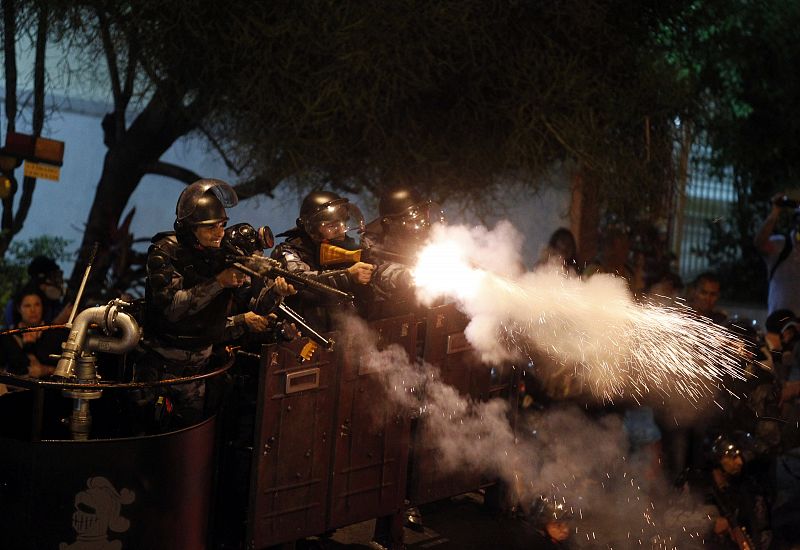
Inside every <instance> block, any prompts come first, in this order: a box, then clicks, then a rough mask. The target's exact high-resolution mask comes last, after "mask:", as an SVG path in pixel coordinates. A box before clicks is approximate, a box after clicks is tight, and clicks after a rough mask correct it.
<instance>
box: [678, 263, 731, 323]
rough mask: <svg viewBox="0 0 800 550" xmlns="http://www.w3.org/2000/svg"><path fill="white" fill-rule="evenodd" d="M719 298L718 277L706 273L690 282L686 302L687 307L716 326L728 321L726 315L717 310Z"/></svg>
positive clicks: (708, 272)
mask: <svg viewBox="0 0 800 550" xmlns="http://www.w3.org/2000/svg"><path fill="white" fill-rule="evenodd" d="M719 297H720V280H719V277H717V276H716V275H715V274H714V273H711V272H710V271H706V272H704V273H701V274H700V275H698V276H697V277H695V279H694V281H692V284H691V285H690V286H689V295H688V296H687V300H686V301H687V304H688V305H689V307H691V308H692V309H693V310H694V311H695V312H697V313H698V314H699V315H701V316H703V317H707V318H708V319H711V320H712V321H713V322H715V323H717V324H723V323H725V321H726V320H727V319H728V314H727V313H725V312H724V311H722V310H719V309H717V302H718V301H719Z"/></svg>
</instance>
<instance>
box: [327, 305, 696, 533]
mask: <svg viewBox="0 0 800 550" xmlns="http://www.w3.org/2000/svg"><path fill="white" fill-rule="evenodd" d="M343 322H344V326H343V330H344V332H345V333H346V334H348V336H349V338H350V341H351V342H352V343H353V344H354V346H355V347H354V348H351V352H352V353H353V354H354V356H356V357H359V360H360V361H361V365H362V366H363V367H364V368H365V369H367V370H368V371H369V372H376V373H379V375H380V376H381V377H382V380H383V386H384V388H385V390H386V396H385V397H386V401H387V402H386V405H387V407H392V408H394V407H400V408H402V409H405V410H407V411H411V410H413V411H416V414H417V415H418V416H419V423H418V428H417V429H418V430H419V433H418V434H417V437H416V443H417V444H421V445H422V446H423V448H421V449H418V450H417V452H432V453H435V455H436V457H437V464H439V465H440V466H441V467H442V468H443V469H444V470H445V471H453V472H456V471H470V472H478V473H481V474H483V475H485V476H486V477H487V478H493V477H496V478H498V479H500V480H502V481H503V482H504V483H505V485H506V486H507V487H508V488H509V491H510V494H509V499H510V501H511V502H510V504H512V505H519V506H520V507H521V510H522V511H523V512H525V513H529V512H531V508H532V503H533V502H534V501H535V500H536V499H538V498H539V497H540V496H541V495H547V496H548V498H554V499H557V500H559V501H561V502H563V503H565V504H566V505H567V506H568V507H569V508H571V509H572V510H573V514H574V520H573V525H574V528H575V536H576V537H588V539H587V540H592V541H593V542H597V541H606V542H609V543H611V542H614V544H612V546H613V547H627V546H626V545H627V544H629V543H630V540H638V539H642V541H643V543H644V542H646V541H647V540H650V539H652V538H653V537H654V536H656V537H659V538H660V539H663V540H677V537H682V536H685V532H684V530H683V528H684V527H686V525H687V524H688V522H689V520H692V519H696V516H697V514H693V515H692V514H688V515H687V514H684V517H683V519H682V520H681V523H680V524H679V525H673V526H665V525H661V524H658V525H657V524H656V523H657V522H656V521H655V520H654V517H656V516H659V517H661V516H664V515H665V512H666V511H667V510H668V508H667V504H666V502H664V501H663V499H662V500H657V499H655V498H654V496H653V495H654V494H657V493H659V492H662V493H663V492H665V491H664V482H663V480H661V479H650V478H648V474H647V468H648V464H647V460H640V459H639V457H638V455H637V454H636V453H631V452H630V442H629V439H628V434H627V433H626V430H625V427H624V425H623V421H622V419H621V417H620V416H619V415H616V414H606V415H603V416H600V417H599V418H596V419H593V418H591V417H590V416H589V415H587V414H586V413H585V412H584V411H582V410H580V409H579V408H578V407H577V406H575V405H565V406H560V407H556V408H555V409H553V410H550V411H547V412H539V413H536V414H525V415H524V416H522V417H520V418H519V419H518V420H517V422H516V429H515V428H514V426H513V424H512V422H511V420H510V419H511V418H512V417H513V413H514V411H511V410H509V403H508V401H505V400H501V399H494V400H491V401H488V402H478V401H474V400H472V399H471V398H468V397H466V396H463V395H461V394H459V393H458V391H457V390H456V389H455V388H453V387H451V386H449V385H447V384H445V383H444V382H442V381H441V380H440V378H439V373H438V369H437V368H436V367H435V366H432V365H428V364H424V363H420V362H417V361H414V360H412V359H411V358H409V357H408V355H407V354H406V352H405V350H404V349H402V348H401V347H400V346H397V345H389V346H387V347H385V348H384V349H379V348H378V337H377V334H375V333H374V332H373V331H371V330H370V329H369V327H368V326H367V325H366V323H365V322H364V321H362V320H360V319H356V318H352V317H350V318H345V319H344V320H343ZM381 398H382V397H381ZM654 489H658V491H654ZM683 506H684V508H686V505H685V504H684V505H683ZM631 537H633V539H631ZM620 541H622V542H621V545H620ZM665 547H666V546H665Z"/></svg>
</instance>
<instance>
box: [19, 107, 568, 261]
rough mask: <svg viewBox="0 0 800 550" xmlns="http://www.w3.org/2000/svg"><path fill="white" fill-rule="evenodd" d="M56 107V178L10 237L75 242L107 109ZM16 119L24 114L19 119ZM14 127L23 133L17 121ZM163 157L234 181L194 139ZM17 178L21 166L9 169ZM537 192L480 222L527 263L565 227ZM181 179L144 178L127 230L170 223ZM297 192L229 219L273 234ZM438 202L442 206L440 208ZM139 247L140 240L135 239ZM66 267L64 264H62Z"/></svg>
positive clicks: (564, 210) (142, 234) (247, 204)
mask: <svg viewBox="0 0 800 550" xmlns="http://www.w3.org/2000/svg"><path fill="white" fill-rule="evenodd" d="M59 105H60V108H61V111H60V112H59V113H58V114H57V115H56V116H54V117H52V118H50V119H49V122H48V125H47V129H46V131H45V137H49V138H52V139H57V140H61V141H64V142H65V153H64V166H63V167H62V169H61V180H60V181H58V182H52V181H48V180H38V182H37V184H36V191H35V193H34V197H33V204H32V207H31V210H30V213H29V215H28V218H27V220H26V222H25V226H24V228H23V230H22V231H21V232H20V233H19V234H18V235H17V237H16V239H22V240H24V239H28V238H31V237H35V236H38V235H43V234H49V235H60V236H63V237H65V238H67V239H69V240H70V241H71V246H72V247H74V248H77V246H78V244H79V243H80V240H81V237H82V228H83V226H84V224H85V222H86V218H87V216H88V213H89V208H90V206H91V203H92V200H93V198H94V190H95V187H96V185H97V182H98V180H99V179H100V173H101V170H102V166H103V157H104V155H105V146H104V145H103V135H102V130H101V127H100V121H101V119H102V117H103V115H104V113H105V112H107V111H108V110H110V109H109V108H108V107H107V106H105V105H104V104H102V103H99V102H88V101H80V100H72V101H69V100H62V101H60V102H59ZM22 119H23V120H24V117H22ZM18 131H20V132H26V131H28V129H27V128H26V127H25V125H24V123H18ZM163 160H165V161H168V162H172V163H175V164H178V165H181V166H184V167H186V168H188V169H190V170H193V171H194V172H196V173H198V174H200V175H202V176H209V177H218V178H222V179H225V180H227V181H230V182H231V183H234V182H235V177H234V176H233V175H232V174H230V173H229V172H228V170H227V169H226V167H225V165H224V163H223V162H222V161H221V159H220V158H219V156H218V155H217V154H216V153H214V152H213V151H209V150H208V149H207V147H206V145H205V142H203V141H201V140H200V139H198V138H191V137H190V138H184V139H181V140H180V141H178V142H176V143H175V144H174V145H173V147H172V148H171V149H170V150H169V151H167V153H166V154H165V156H164V158H163ZM17 177H18V178H19V180H20V181H21V178H22V169H21V168H20V169H19V170H18V172H17ZM549 183H550V185H549V186H548V188H547V189H546V190H543V191H541V192H540V193H538V194H532V193H531V192H520V191H517V190H515V191H509V194H508V197H507V200H504V201H503V202H504V203H505V204H503V205H501V206H500V207H498V208H497V209H496V211H494V212H493V213H492V214H491V216H489V217H488V218H487V219H486V220H485V221H486V222H487V223H488V224H489V225H493V224H494V223H496V222H497V221H498V220H500V219H509V220H511V222H512V223H513V224H514V225H515V226H516V227H517V228H518V229H519V230H520V231H521V232H522V233H523V234H524V235H525V245H524V258H525V260H526V262H527V264H528V265H529V266H530V265H531V264H532V263H533V262H534V261H535V260H536V258H537V257H538V254H539V251H540V250H541V248H542V246H543V245H544V243H545V242H546V241H547V239H548V237H549V235H550V233H551V232H552V231H553V230H554V229H555V228H556V227H558V226H560V225H566V226H569V218H568V216H569V191H568V188H567V186H566V184H565V183H564V182H558V181H555V182H549ZM183 187H184V184H183V183H181V182H178V181H175V180H171V179H169V178H165V177H162V176H146V177H145V178H144V179H143V180H142V182H141V183H140V185H139V187H138V189H137V190H136V192H135V193H134V195H133V197H132V198H131V201H130V204H129V205H128V208H127V210H126V212H127V211H129V210H130V209H131V208H136V214H135V217H134V221H133V224H132V233H133V235H134V236H135V237H136V238H147V239H149V238H150V237H151V236H152V235H154V234H155V233H157V232H159V231H164V230H169V229H171V227H172V222H173V220H174V214H175V203H176V202H177V199H178V195H179V194H180V192H181V190H182V189H183ZM300 198H301V197H299V196H297V194H296V193H295V192H292V191H286V190H280V189H279V191H278V193H277V196H276V198H274V199H270V198H267V197H255V198H252V199H248V200H246V201H242V202H241V203H240V204H239V205H238V206H237V207H236V208H233V209H231V211H230V216H231V223H237V222H242V221H247V222H250V223H252V224H253V225H256V226H258V225H265V224H266V225H269V226H271V227H272V229H273V231H274V232H275V233H279V232H280V231H283V230H285V229H288V228H289V227H292V226H293V225H294V220H295V218H296V216H297V210H298V207H299V203H300ZM352 199H353V200H354V201H355V202H356V203H357V204H359V206H360V207H361V208H362V210H363V211H364V214H365V216H366V217H367V219H368V220H369V219H372V218H373V217H374V216H375V215H376V213H375V210H374V206H373V205H374V202H375V201H374V200H373V201H369V200H360V199H359V198H358V197H353V198H352ZM447 206H448V205H447V204H445V208H447ZM448 222H449V223H479V221H478V220H477V219H476V218H475V217H474V216H470V215H468V214H463V213H460V212H456V211H448ZM141 246H142V247H146V243H145V244H142V245H141ZM62 267H64V270H65V272H66V273H69V272H70V271H71V269H72V265H69V264H66V263H65V265H63V266H62Z"/></svg>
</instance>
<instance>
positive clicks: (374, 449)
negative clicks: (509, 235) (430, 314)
mask: <svg viewBox="0 0 800 550" xmlns="http://www.w3.org/2000/svg"><path fill="white" fill-rule="evenodd" d="M370 328H371V329H372V330H373V331H375V333H376V334H377V337H378V343H377V345H378V348H379V349H381V350H383V349H385V348H386V347H388V346H390V345H399V346H400V347H401V348H403V349H404V350H405V352H406V356H407V357H408V358H411V357H413V356H414V352H415V348H416V330H417V328H416V321H415V317H414V315H413V314H412V315H404V316H400V317H393V318H390V319H383V320H380V321H376V322H373V323H372V324H371V325H370ZM352 337H356V336H352ZM344 339H345V340H346V339H347V336H346V335H345V336H344ZM343 344H344V345H342V347H341V349H342V354H343V357H342V369H341V380H340V385H339V396H338V407H337V416H336V417H337V430H336V432H335V434H334V437H335V440H336V444H335V447H334V464H333V466H334V473H333V480H332V483H331V495H330V523H329V525H328V527H329V528H336V527H341V526H344V525H349V524H352V523H356V522H359V521H364V520H367V519H370V518H374V517H380V516H385V515H389V514H392V513H395V512H397V511H399V510H402V509H403V503H404V500H405V494H406V479H407V478H406V471H407V466H408V449H409V443H410V437H411V436H410V433H411V430H410V424H411V421H410V416H411V414H410V410H409V409H408V406H407V405H406V406H403V405H399V404H398V401H399V400H398V399H397V398H394V399H393V398H392V395H390V394H389V393H387V392H393V391H403V389H402V388H388V387H387V376H386V375H385V373H382V372H381V370H380V368H376V367H375V366H374V365H373V366H370V365H368V364H366V362H363V361H362V360H361V357H360V356H359V353H358V349H359V347H358V346H353V345H350V343H349V342H347V341H344V342H343ZM407 361H408V364H409V365H410V364H411V360H410V359H408V360H407ZM387 366H388V367H390V368H391V365H387ZM401 367H405V368H408V367H407V365H399V366H398V368H401Z"/></svg>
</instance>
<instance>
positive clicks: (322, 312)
mask: <svg viewBox="0 0 800 550" xmlns="http://www.w3.org/2000/svg"><path fill="white" fill-rule="evenodd" d="M278 236H279V237H281V236H284V237H287V239H286V240H285V241H284V242H282V243H281V244H279V245H278V246H276V247H275V248H274V249H273V250H272V258H273V259H275V260H278V261H279V262H280V263H281V265H282V266H283V267H284V268H285V269H287V270H288V271H291V272H293V273H298V274H300V275H303V276H305V277H308V278H309V279H313V280H315V281H318V282H320V283H323V284H326V285H328V286H332V287H333V288H336V289H338V290H341V291H343V292H349V293H351V294H354V293H357V292H360V291H361V288H358V287H362V288H363V287H364V285H357V284H355V283H353V281H352V279H351V278H350V275H349V274H348V273H347V269H343V268H342V267H343V266H331V269H324V268H323V266H322V265H320V261H319V245H318V244H316V243H315V242H314V241H313V240H311V238H310V237H309V236H308V235H307V234H306V233H305V231H303V230H302V229H298V228H294V229H291V230H289V231H286V232H284V233H281V234H280V235H278ZM337 245H340V246H344V247H353V246H354V245H355V243H354V242H349V241H348V242H344V243H341V244H340V243H337ZM286 304H287V305H288V306H289V307H291V308H292V309H294V310H295V311H297V312H298V313H299V314H300V315H302V316H303V317H304V318H305V319H306V321H308V323H309V324H311V325H312V326H314V327H316V328H318V329H319V330H322V331H328V330H331V329H332V327H333V322H332V317H331V315H332V312H333V311H335V310H336V308H337V306H340V303H339V302H337V301H336V300H333V299H331V298H327V297H325V296H323V295H320V294H319V293H314V292H310V291H308V290H303V289H299V290H298V293H297V294H296V295H294V296H290V297H288V298H287V299H286Z"/></svg>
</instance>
